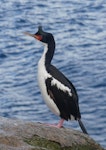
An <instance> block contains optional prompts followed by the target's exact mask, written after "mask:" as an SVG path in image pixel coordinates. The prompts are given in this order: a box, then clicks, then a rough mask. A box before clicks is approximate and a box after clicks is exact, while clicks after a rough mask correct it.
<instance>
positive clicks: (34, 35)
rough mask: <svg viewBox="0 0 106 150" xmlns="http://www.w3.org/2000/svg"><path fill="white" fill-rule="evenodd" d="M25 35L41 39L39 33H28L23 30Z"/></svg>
mask: <svg viewBox="0 0 106 150" xmlns="http://www.w3.org/2000/svg"><path fill="white" fill-rule="evenodd" d="M24 34H25V35H28V36H31V37H34V38H35V39H37V40H39V41H41V39H42V36H41V35H36V34H31V33H28V32H24Z"/></svg>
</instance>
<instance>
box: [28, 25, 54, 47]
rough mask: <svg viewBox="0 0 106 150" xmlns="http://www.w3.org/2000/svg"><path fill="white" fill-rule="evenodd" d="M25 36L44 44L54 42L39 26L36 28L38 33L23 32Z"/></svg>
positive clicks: (49, 34)
mask: <svg viewBox="0 0 106 150" xmlns="http://www.w3.org/2000/svg"><path fill="white" fill-rule="evenodd" d="M25 34H26V35H29V36H32V37H34V38H35V39H37V40H39V41H41V42H43V43H46V44H49V43H50V42H51V41H54V38H53V35H52V34H51V33H47V32H45V31H43V30H42V27H41V26H39V27H38V31H37V32H36V33H35V34H30V33H28V32H25Z"/></svg>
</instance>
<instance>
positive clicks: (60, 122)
mask: <svg viewBox="0 0 106 150" xmlns="http://www.w3.org/2000/svg"><path fill="white" fill-rule="evenodd" d="M63 122H64V119H61V120H60V121H59V123H58V124H46V125H48V126H51V127H56V128H61V127H62V126H63Z"/></svg>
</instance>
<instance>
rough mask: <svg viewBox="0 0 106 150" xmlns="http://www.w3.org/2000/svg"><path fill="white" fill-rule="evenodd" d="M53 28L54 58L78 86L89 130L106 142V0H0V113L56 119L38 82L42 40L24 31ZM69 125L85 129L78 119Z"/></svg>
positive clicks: (51, 30)
mask: <svg viewBox="0 0 106 150" xmlns="http://www.w3.org/2000/svg"><path fill="white" fill-rule="evenodd" d="M39 24H42V26H43V28H44V29H45V30H46V31H48V32H51V33H53V35H54V37H55V40H56V52H55V56H54V59H53V64H54V65H55V66H56V67H57V68H59V69H60V70H61V71H62V72H63V73H64V74H65V75H66V76H67V77H68V78H69V79H70V80H71V81H72V82H73V84H74V85H75V86H76V88H77V91H78V94H79V105H80V110H81V113H82V120H83V122H84V124H85V126H86V128H87V130H88V133H89V134H90V136H91V137H92V138H94V139H95V140H96V141H97V142H98V143H100V144H101V145H102V146H103V147H105V148H106V0H95V1H92V0H87V1H84V0H80V1H77V0H70V1H69V0H66V1H63V0H59V1H54V0H51V1H49V0H47V1H43V0H40V1H31V0H19V1H16V0H11V1H9V0H1V1H0V116H4V117H9V118H18V119H23V120H27V121H34V122H36V121H40V122H49V123H55V122H57V121H58V120H59V118H58V117H57V116H55V115H53V114H52V112H50V111H49V109H48V108H47V106H46V105H45V104H44V102H43V100H42V97H41V95H40V91H39V88H38V84H37V63H38V60H39V58H40V56H41V54H42V51H43V46H42V44H41V43H39V42H38V41H35V40H34V39H33V38H31V37H27V36H25V35H24V34H23V32H25V31H28V32H31V33H35V32H36V31H37V27H38V25H39ZM65 126H67V127H72V128H75V129H77V130H80V128H79V126H78V124H77V122H66V123H65Z"/></svg>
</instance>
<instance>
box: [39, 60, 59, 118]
mask: <svg viewBox="0 0 106 150" xmlns="http://www.w3.org/2000/svg"><path fill="white" fill-rule="evenodd" d="M48 77H51V75H50V74H48V73H47V71H46V69H45V66H44V64H43V63H42V60H40V61H39V63H38V84H39V87H40V91H41V94H42V97H43V99H44V101H45V103H46V104H47V106H48V107H49V108H50V110H51V111H52V112H53V113H54V114H55V115H58V116H59V115H60V111H59V109H58V107H57V106H56V104H55V103H54V101H53V100H52V99H51V97H50V96H49V95H48V93H47V89H46V84H45V80H46V79H47V78H48Z"/></svg>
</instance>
